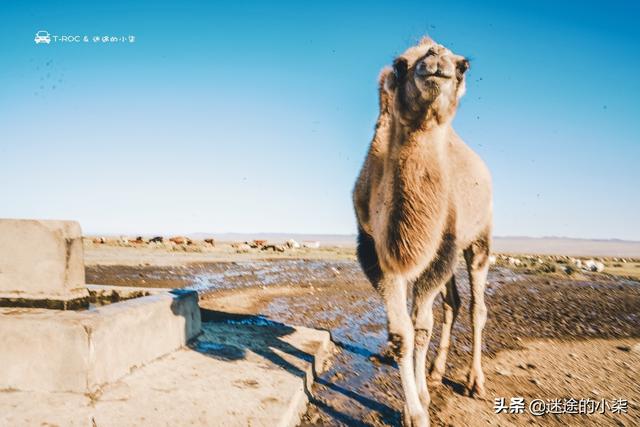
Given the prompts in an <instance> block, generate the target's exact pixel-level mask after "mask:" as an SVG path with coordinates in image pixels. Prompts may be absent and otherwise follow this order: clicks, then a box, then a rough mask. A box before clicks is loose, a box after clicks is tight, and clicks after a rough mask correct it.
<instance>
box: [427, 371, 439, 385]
mask: <svg viewBox="0 0 640 427" xmlns="http://www.w3.org/2000/svg"><path fill="white" fill-rule="evenodd" d="M442 377H443V373H442V372H438V371H431V373H430V374H429V376H428V377H427V379H428V380H429V383H431V384H436V385H438V384H442Z"/></svg>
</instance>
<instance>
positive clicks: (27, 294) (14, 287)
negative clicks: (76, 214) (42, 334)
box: [0, 219, 89, 309]
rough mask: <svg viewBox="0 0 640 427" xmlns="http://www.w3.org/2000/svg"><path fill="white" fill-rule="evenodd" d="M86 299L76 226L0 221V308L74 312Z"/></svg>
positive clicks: (69, 224) (81, 256)
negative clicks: (14, 307) (16, 307)
mask: <svg viewBox="0 0 640 427" xmlns="http://www.w3.org/2000/svg"><path fill="white" fill-rule="evenodd" d="M88 296H89V293H88V291H87V289H86V287H85V278H84V260H83V246H82V231H81V229H80V225H79V224H78V223H77V222H74V221H40V220H16V219H0V306H22V307H44V308H57V309H66V308H76V307H79V306H86V305H87V304H88Z"/></svg>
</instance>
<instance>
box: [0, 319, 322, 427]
mask: <svg viewBox="0 0 640 427" xmlns="http://www.w3.org/2000/svg"><path fill="white" fill-rule="evenodd" d="M331 348H332V344H331V341H330V337H329V333H328V332H326V331H319V330H314V329H308V328H302V327H290V326H286V325H281V324H274V323H271V322H268V321H264V319H260V318H254V317H252V316H245V317H240V318H235V319H231V321H218V322H205V323H203V333H202V335H200V336H199V337H198V339H197V340H196V341H195V342H194V343H193V344H192V345H190V347H188V348H183V349H181V350H178V351H176V352H173V353H171V354H170V355H168V356H165V357H163V358H161V359H157V360H155V361H153V362H151V363H149V364H147V365H146V366H144V367H142V368H139V369H136V370H134V371H133V372H132V373H131V374H130V375H127V376H126V377H124V378H122V379H120V380H119V381H117V382H115V383H113V384H109V385H106V386H105V387H103V388H102V389H100V390H98V391H97V392H96V393H94V394H93V395H85V394H80V393H42V392H38V393H26V392H16V391H13V392H12V391H7V390H5V391H1V390H0V425H11V426H31V425H64V426H91V425H98V426H122V425H128V426H187V425H211V426H214V425H215V426H243V427H244V426H269V427H274V426H276V427H288V426H294V425H297V424H299V422H300V418H301V416H302V415H303V414H304V412H305V408H306V404H307V402H308V396H307V395H308V393H309V386H310V384H311V382H312V380H313V372H314V370H315V371H316V372H320V371H321V370H322V368H323V366H324V364H325V361H326V360H327V359H328V357H329V356H330V355H331Z"/></svg>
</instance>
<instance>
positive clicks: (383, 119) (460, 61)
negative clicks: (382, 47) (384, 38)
mask: <svg viewBox="0 0 640 427" xmlns="http://www.w3.org/2000/svg"><path fill="white" fill-rule="evenodd" d="M468 68H469V62H468V61H467V59H465V58H464V57H462V56H459V55H455V54H454V53H452V52H451V51H450V50H448V49H446V48H445V47H443V46H442V45H439V44H437V43H435V42H434V41H433V40H431V39H428V38H425V39H423V40H422V41H421V42H420V43H419V44H418V45H417V46H414V47H411V48H409V49H408V50H407V51H405V52H404V53H403V54H402V55H400V56H399V57H398V58H396V59H395V61H394V63H393V69H384V70H383V71H382V73H381V75H380V87H379V102H380V114H379V117H378V121H377V124H376V130H375V135H374V137H373V140H372V142H371V146H370V148H369V152H368V155H367V158H366V160H365V163H364V166H363V168H362V170H361V172H360V175H359V177H358V180H357V182H356V185H355V189H354V193H353V200H354V205H355V211H356V217H357V221H358V225H359V230H358V231H359V233H358V259H359V261H360V264H361V266H362V269H363V270H364V272H365V274H366V275H367V277H368V278H369V280H370V281H371V283H372V284H373V286H374V287H375V288H376V289H377V290H378V291H379V292H380V293H381V295H382V297H383V299H384V302H385V305H386V309H387V321H388V330H389V340H390V343H391V347H392V350H393V351H394V355H395V357H396V359H397V360H398V366H399V370H400V376H401V379H402V388H403V392H404V396H405V407H404V422H405V424H406V425H411V426H427V425H429V416H428V406H429V402H430V397H429V391H428V388H427V382H426V372H425V369H426V368H425V363H426V356H427V349H428V345H429V341H430V339H431V334H432V330H433V307H432V306H433V301H434V299H435V298H436V296H437V295H438V294H439V293H440V294H442V297H443V302H444V314H445V315H444V324H443V329H442V337H441V340H440V346H439V350H438V354H437V356H436V358H435V360H434V362H433V364H432V367H431V375H430V376H431V378H432V379H433V380H441V379H442V375H443V373H444V370H445V366H446V358H447V351H448V348H449V343H450V336H451V327H452V325H453V322H454V320H455V318H456V316H457V313H458V307H459V304H460V300H459V297H458V292H457V289H456V284H455V278H454V276H453V273H454V269H455V266H456V263H457V254H458V251H459V250H462V251H463V252H464V258H465V260H466V262H467V270H468V273H469V277H470V283H471V313H472V323H473V361H472V363H471V367H470V371H469V375H468V379H467V388H468V390H469V392H470V393H471V394H476V395H483V394H484V374H483V372H482V367H481V348H482V330H483V328H484V324H485V321H486V307H485V303H484V288H485V282H486V276H487V271H488V265H489V263H488V260H489V244H490V235H491V226H492V196H491V177H490V174H489V171H488V170H487V168H486V166H485V165H484V163H483V162H482V160H481V159H480V158H479V157H478V156H477V155H476V154H475V153H474V152H473V151H472V150H471V149H470V148H469V147H468V146H467V145H465V143H464V142H463V141H462V140H461V139H460V137H459V136H458V135H457V134H456V132H455V131H454V130H453V128H452V125H451V122H452V120H453V118H454V115H455V113H456V109H457V106H458V102H459V100H460V98H461V97H462V95H463V94H464V92H465V73H466V71H467V69H468ZM408 292H412V294H413V307H412V310H411V314H410V313H409V311H408V310H407V300H408V298H407V293H408Z"/></svg>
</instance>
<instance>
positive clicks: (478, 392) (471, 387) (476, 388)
mask: <svg viewBox="0 0 640 427" xmlns="http://www.w3.org/2000/svg"><path fill="white" fill-rule="evenodd" d="M467 394H468V395H469V397H473V398H474V399H479V400H484V399H485V398H486V397H487V392H486V390H485V388H484V385H483V384H482V383H480V382H478V381H477V380H476V381H474V382H473V383H468V384H467Z"/></svg>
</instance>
